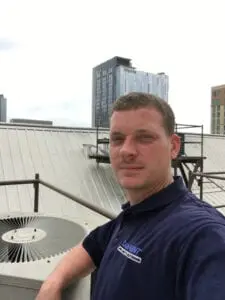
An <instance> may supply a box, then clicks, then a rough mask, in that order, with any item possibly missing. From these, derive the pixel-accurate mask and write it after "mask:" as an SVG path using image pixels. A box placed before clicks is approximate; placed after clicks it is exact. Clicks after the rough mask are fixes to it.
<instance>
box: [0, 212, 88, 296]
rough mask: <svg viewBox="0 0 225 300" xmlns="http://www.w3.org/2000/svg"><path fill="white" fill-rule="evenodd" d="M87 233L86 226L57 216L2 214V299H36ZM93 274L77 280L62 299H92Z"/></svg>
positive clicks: (0, 285)
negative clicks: (51, 276) (58, 265)
mask: <svg viewBox="0 0 225 300" xmlns="http://www.w3.org/2000/svg"><path fill="white" fill-rule="evenodd" d="M86 234H87V229H86V228H85V226H82V225H80V224H78V223H75V222H73V221H71V220H68V219H64V218H61V217H60V218H59V217H56V216H47V215H40V214H27V215H25V214H22V215H15V214H13V215H11V216H5V217H0V236H1V239H0V298H1V299H4V300H13V299H16V300H33V299H35V297H36V295H37V293H38V290H39V288H40V286H41V284H42V283H43V281H44V280H45V279H46V277H47V276H48V275H49V274H50V273H51V272H52V271H53V269H54V268H55V267H56V265H57V264H58V262H59V261H60V260H61V259H62V257H63V255H64V254H65V253H66V252H67V251H68V250H69V249H71V248H72V247H74V245H76V244H78V243H79V242H80V241H81V240H82V239H83V238H84V236H85V235H86ZM90 277H91V276H88V277H86V278H84V279H80V280H77V281H74V282H73V283H72V284H71V285H70V286H69V287H68V288H67V289H66V290H65V291H64V293H63V296H62V299H65V300H87V299H90V280H91V279H90Z"/></svg>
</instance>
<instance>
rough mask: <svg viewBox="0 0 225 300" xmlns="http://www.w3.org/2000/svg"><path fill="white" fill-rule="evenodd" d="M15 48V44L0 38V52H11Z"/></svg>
mask: <svg viewBox="0 0 225 300" xmlns="http://www.w3.org/2000/svg"><path fill="white" fill-rule="evenodd" d="M14 47H15V43H14V42H13V41H11V40H10V39H7V38H3V37H0V51H7V50H11V49H12V48H14Z"/></svg>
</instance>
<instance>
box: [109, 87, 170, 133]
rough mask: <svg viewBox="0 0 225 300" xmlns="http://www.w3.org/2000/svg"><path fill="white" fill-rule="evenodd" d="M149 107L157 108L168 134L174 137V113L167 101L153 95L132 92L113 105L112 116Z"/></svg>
mask: <svg viewBox="0 0 225 300" xmlns="http://www.w3.org/2000/svg"><path fill="white" fill-rule="evenodd" d="M147 107H150V108H155V109H156V110H157V111H158V112H159V113H160V114H161V116H162V117H163V125H164V129H165V131H166V133H167V134H168V135H172V134H173V133H174V130H175V116H174V112H173V110H172V108H171V107H170V105H169V104H168V103H167V102H166V101H165V100H163V99H162V98H160V97H158V96H155V95H153V94H148V93H140V92H131V93H129V94H126V95H123V96H120V97H119V98H118V99H117V100H116V101H115V102H114V103H113V107H112V114H113V112H114V111H126V110H133V109H139V108H147Z"/></svg>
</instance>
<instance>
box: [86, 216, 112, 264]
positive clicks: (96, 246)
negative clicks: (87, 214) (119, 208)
mask: <svg viewBox="0 0 225 300" xmlns="http://www.w3.org/2000/svg"><path fill="white" fill-rule="evenodd" d="M115 226H116V219H115V220H112V221H109V222H107V223H106V224H104V225H102V226H99V227H97V228H96V229H94V230H93V231H91V232H90V233H89V234H88V235H87V236H86V237H85V239H84V240H83V247H84V249H85V250H86V251H87V252H88V254H89V255H90V256H91V258H92V260H93V262H94V264H95V266H96V267H97V268H98V267H99V265H100V263H101V260H102V257H103V255H104V252H105V250H106V247H107V245H108V243H109V241H110V238H111V236H112V234H113V232H114V229H115Z"/></svg>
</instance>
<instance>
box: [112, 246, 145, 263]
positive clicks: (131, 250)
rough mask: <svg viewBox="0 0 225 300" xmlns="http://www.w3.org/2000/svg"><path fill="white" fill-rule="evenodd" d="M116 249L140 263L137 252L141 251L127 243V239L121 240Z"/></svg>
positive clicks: (140, 259)
mask: <svg viewBox="0 0 225 300" xmlns="http://www.w3.org/2000/svg"><path fill="white" fill-rule="evenodd" d="M117 250H118V251H119V252H120V253H121V254H123V255H124V256H126V257H127V258H128V259H131V260H133V261H134V262H136V263H139V264H140V263H141V261H142V258H141V257H140V256H139V253H140V252H141V251H142V250H141V249H140V248H138V247H136V246H134V245H132V244H129V243H128V242H127V241H124V242H122V244H120V245H119V247H118V248H117Z"/></svg>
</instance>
